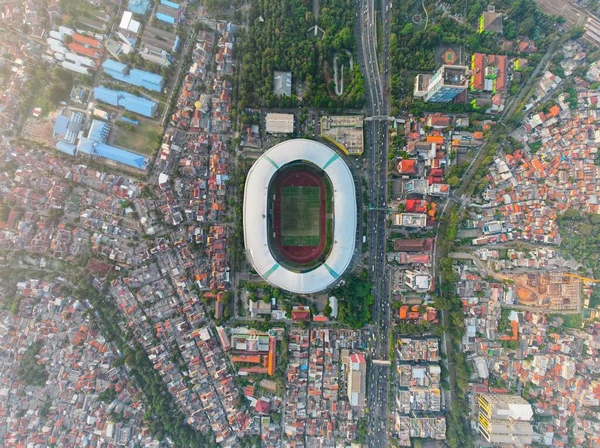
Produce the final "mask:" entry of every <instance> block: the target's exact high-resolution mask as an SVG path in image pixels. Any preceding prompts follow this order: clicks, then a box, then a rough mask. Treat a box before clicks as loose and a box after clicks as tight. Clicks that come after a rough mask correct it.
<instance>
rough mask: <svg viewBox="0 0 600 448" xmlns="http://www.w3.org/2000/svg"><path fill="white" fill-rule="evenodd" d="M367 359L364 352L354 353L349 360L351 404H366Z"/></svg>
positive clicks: (349, 397) (360, 405)
mask: <svg viewBox="0 0 600 448" xmlns="http://www.w3.org/2000/svg"><path fill="white" fill-rule="evenodd" d="M366 380H367V361H366V360H365V357H364V355H363V354H362V353H352V354H351V355H350V357H349V361H348V401H350V406H352V407H359V408H362V407H364V406H365V396H366V390H367V386H366Z"/></svg>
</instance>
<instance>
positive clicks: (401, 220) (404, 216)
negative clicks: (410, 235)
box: [395, 213, 427, 229]
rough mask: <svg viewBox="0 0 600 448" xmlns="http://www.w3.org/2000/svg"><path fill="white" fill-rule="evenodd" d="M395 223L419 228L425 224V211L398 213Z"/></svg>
mask: <svg viewBox="0 0 600 448" xmlns="http://www.w3.org/2000/svg"><path fill="white" fill-rule="evenodd" d="M395 224H396V225H397V226H402V227H409V228H412V229H421V228H423V227H426V226H427V215H426V214H425V213H398V214H397V215H396V220H395Z"/></svg>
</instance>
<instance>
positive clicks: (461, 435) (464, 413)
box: [435, 210, 473, 448]
mask: <svg viewBox="0 0 600 448" xmlns="http://www.w3.org/2000/svg"><path fill="white" fill-rule="evenodd" d="M459 223H460V215H459V214H458V213H457V212H456V211H455V210H452V212H451V214H450V217H449V218H448V222H447V223H446V225H445V227H444V228H443V232H444V233H443V236H444V239H443V240H442V242H441V244H442V253H443V254H446V255H447V254H448V253H449V252H451V251H452V250H453V249H454V246H455V241H456V237H457V235H458V226H459ZM440 270H441V274H442V281H441V285H440V289H439V296H438V297H437V298H436V299H435V306H436V308H437V309H439V310H444V311H445V312H447V313H448V315H449V319H448V328H446V331H447V332H448V334H449V335H450V337H451V339H452V343H453V345H454V350H453V351H452V354H451V358H452V359H450V360H449V361H450V362H451V363H452V365H453V367H454V369H455V374H456V384H455V387H454V399H453V401H452V410H451V412H450V413H449V414H448V415H447V417H446V426H447V428H446V440H447V441H448V445H450V447H452V448H454V447H469V446H473V440H472V434H471V428H470V425H469V405H468V401H467V398H466V394H467V392H468V389H469V379H470V376H471V374H470V367H469V365H468V363H467V360H466V357H465V355H464V353H462V352H461V351H460V350H458V347H459V344H460V342H461V340H462V337H463V335H464V331H465V329H464V315H463V312H462V302H461V300H460V298H459V297H458V296H457V295H456V286H455V285H456V281H457V280H458V279H457V276H456V274H455V272H454V271H453V270H452V260H451V259H450V258H447V257H443V258H441V259H440Z"/></svg>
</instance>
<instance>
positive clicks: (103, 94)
mask: <svg viewBox="0 0 600 448" xmlns="http://www.w3.org/2000/svg"><path fill="white" fill-rule="evenodd" d="M94 97H95V98H96V99H97V100H98V101H102V102H103V103H107V104H110V105H111V106H118V107H123V108H125V109H126V110H128V111H130V112H135V113H136V114H140V115H144V116H145V117H150V118H152V117H154V116H156V113H157V105H156V103H155V102H154V101H150V100H147V99H145V98H140V97H139V96H135V95H132V94H131V93H127V92H123V91H121V90H111V89H108V88H106V87H104V86H98V87H94Z"/></svg>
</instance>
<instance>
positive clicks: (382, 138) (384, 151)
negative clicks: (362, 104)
mask: <svg viewBox="0 0 600 448" xmlns="http://www.w3.org/2000/svg"><path fill="white" fill-rule="evenodd" d="M380 6H381V11H386V14H385V15H383V14H381V15H380V17H384V23H383V27H382V29H384V30H388V27H389V15H388V11H389V7H388V3H387V1H386V0H382V2H381V4H380ZM357 8H358V11H357V14H356V17H357V19H358V21H359V22H360V23H359V25H358V28H357V31H358V32H359V36H358V46H359V59H360V60H359V64H360V67H361V70H362V72H363V74H364V76H365V85H366V87H367V89H366V107H367V115H368V116H371V117H387V115H388V103H387V98H386V97H387V94H386V93H385V92H386V91H387V89H386V87H385V86H386V85H387V79H388V77H387V76H385V78H382V76H381V72H380V68H379V60H378V53H377V48H376V47H377V36H376V29H377V24H376V10H375V0H360V1H359V2H358V6H357ZM381 37H382V39H381V42H382V43H383V48H382V49H381V50H382V51H381V56H382V60H383V62H384V63H383V65H384V68H383V71H384V74H387V73H388V72H389V70H388V68H387V66H388V64H389V62H388V61H389V59H388V47H389V39H388V37H389V31H384V36H381ZM365 127H366V141H367V148H366V151H365V152H366V157H368V164H369V166H368V188H369V204H368V218H367V241H368V244H369V266H370V273H371V281H372V283H373V316H372V317H373V323H374V328H375V331H374V335H373V336H374V350H373V352H372V359H387V357H388V346H389V340H388V339H389V331H390V323H389V322H390V303H389V276H388V273H387V270H386V262H385V251H386V221H387V193H388V186H387V164H388V161H387V158H388V122H387V120H386V119H372V120H369V121H367V122H366V123H365ZM365 207H367V205H365ZM369 368H370V370H369V377H368V381H367V407H368V409H369V422H368V428H369V431H368V433H369V436H370V437H369V446H372V447H386V446H388V443H387V437H388V436H387V434H388V429H387V426H388V419H387V412H388V384H389V378H390V367H389V366H387V365H378V364H373V363H371V364H370V366H369Z"/></svg>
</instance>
